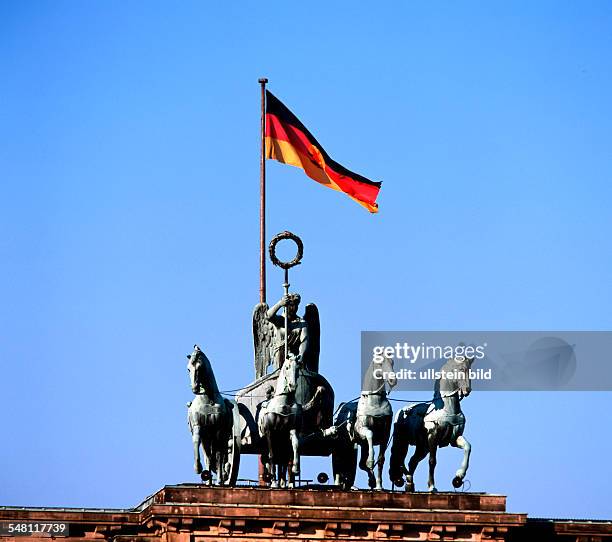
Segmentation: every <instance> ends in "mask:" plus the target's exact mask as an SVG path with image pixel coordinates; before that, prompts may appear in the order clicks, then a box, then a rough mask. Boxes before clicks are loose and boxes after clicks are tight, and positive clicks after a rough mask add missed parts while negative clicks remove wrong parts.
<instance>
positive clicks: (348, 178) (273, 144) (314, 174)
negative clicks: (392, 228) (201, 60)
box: [265, 90, 381, 213]
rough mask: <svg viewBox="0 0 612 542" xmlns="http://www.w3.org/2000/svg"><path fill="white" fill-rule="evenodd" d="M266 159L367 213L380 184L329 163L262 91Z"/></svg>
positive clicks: (289, 114)
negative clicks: (336, 193) (345, 197)
mask: <svg viewBox="0 0 612 542" xmlns="http://www.w3.org/2000/svg"><path fill="white" fill-rule="evenodd" d="M265 138H266V158H272V159H273V160H278V161H279V162H282V163H283V164H290V165H292V166H296V167H299V168H302V169H303V170H304V172H305V173H306V175H308V176H309V177H310V178H311V179H314V180H315V181H317V182H318V183H321V184H322V185H324V186H327V187H329V188H333V189H334V190H338V191H340V192H344V193H345V194H347V195H348V196H349V197H350V198H352V199H354V200H355V201H356V202H357V203H359V204H360V205H363V206H364V207H365V208H366V209H367V210H368V211H370V212H371V213H377V212H378V204H377V203H376V198H377V196H378V192H379V190H380V185H381V183H379V182H375V181H371V180H370V179H366V178H365V177H362V176H361V175H358V174H357V173H353V172H352V171H350V170H348V169H346V168H345V167H344V166H341V165H340V164H339V163H338V162H336V161H334V160H332V159H331V158H330V157H329V154H327V153H326V152H325V149H324V148H323V147H322V146H321V145H320V144H319V142H318V141H317V140H316V139H315V138H314V136H313V135H312V134H311V133H310V132H309V131H308V130H307V129H306V127H305V126H304V125H303V124H302V123H301V122H300V121H299V119H298V118H297V117H296V116H295V115H294V114H293V113H292V112H291V111H289V109H288V108H287V107H286V106H285V104H283V103H282V102H281V101H280V100H279V99H278V98H277V97H276V96H274V94H272V93H271V92H269V91H268V90H266V133H265Z"/></svg>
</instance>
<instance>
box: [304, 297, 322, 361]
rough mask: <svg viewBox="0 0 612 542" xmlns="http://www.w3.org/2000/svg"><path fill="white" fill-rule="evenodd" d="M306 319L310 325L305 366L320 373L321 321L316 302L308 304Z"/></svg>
mask: <svg viewBox="0 0 612 542" xmlns="http://www.w3.org/2000/svg"><path fill="white" fill-rule="evenodd" d="M304 320H305V321H306V325H307V326H308V348H307V349H306V352H305V354H304V366H305V367H306V368H307V369H310V370H311V371H313V372H315V373H318V372H319V352H320V350H321V323H320V322H319V309H318V308H317V306H316V305H315V304H314V303H309V304H308V305H306V310H305V311H304Z"/></svg>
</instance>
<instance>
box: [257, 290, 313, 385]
mask: <svg viewBox="0 0 612 542" xmlns="http://www.w3.org/2000/svg"><path fill="white" fill-rule="evenodd" d="M300 301H301V297H300V295H299V294H294V293H292V294H287V295H284V296H283V297H282V298H281V299H280V301H278V303H276V304H275V305H273V306H272V307H269V306H268V305H267V304H266V303H259V304H258V305H256V306H255V310H254V311H253V342H254V347H255V377H256V378H261V377H262V376H264V375H265V374H266V373H267V371H268V367H270V366H272V370H273V371H274V370H276V369H279V368H280V367H281V365H282V364H283V360H284V359H285V351H284V350H285V320H284V316H281V315H280V314H278V312H279V311H280V309H281V308H284V310H285V311H287V318H288V338H287V343H288V348H289V353H290V354H292V355H294V356H296V357H297V359H298V360H299V361H301V362H302V364H303V366H304V367H305V368H306V369H308V370H309V371H312V372H314V373H318V372H319V352H320V341H321V326H320V322H319V309H317V306H316V305H315V304H314V303H309V304H308V305H306V309H305V310H304V316H303V317H301V316H299V315H298V309H299V305H300Z"/></svg>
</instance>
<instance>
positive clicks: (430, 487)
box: [427, 433, 438, 493]
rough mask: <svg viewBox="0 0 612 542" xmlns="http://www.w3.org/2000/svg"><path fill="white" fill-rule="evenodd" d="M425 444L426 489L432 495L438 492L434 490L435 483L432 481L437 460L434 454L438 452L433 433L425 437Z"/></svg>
mask: <svg viewBox="0 0 612 542" xmlns="http://www.w3.org/2000/svg"><path fill="white" fill-rule="evenodd" d="M427 444H428V446H429V478H428V479H427V488H428V490H429V491H431V492H432V493H435V492H436V491H438V490H437V489H436V483H435V480H434V472H435V470H436V463H437V458H436V454H437V451H438V442H437V439H436V435H435V433H432V434H429V435H428V436H427Z"/></svg>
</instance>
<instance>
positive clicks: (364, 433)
mask: <svg viewBox="0 0 612 542" xmlns="http://www.w3.org/2000/svg"><path fill="white" fill-rule="evenodd" d="M358 432H359V436H360V437H361V438H362V440H364V441H365V443H366V444H367V446H368V458H367V459H366V462H365V466H366V468H367V469H369V470H372V469H373V468H374V432H373V431H372V430H371V429H370V428H369V427H365V426H361V427H360V428H359V431H358ZM362 450H363V447H362ZM362 461H363V459H362Z"/></svg>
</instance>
